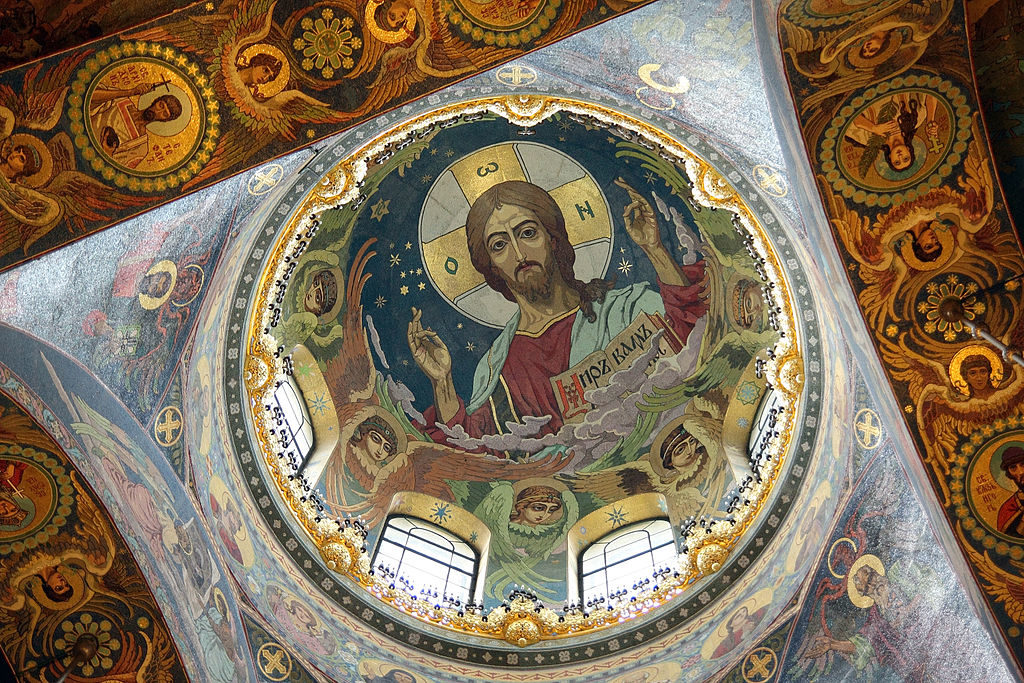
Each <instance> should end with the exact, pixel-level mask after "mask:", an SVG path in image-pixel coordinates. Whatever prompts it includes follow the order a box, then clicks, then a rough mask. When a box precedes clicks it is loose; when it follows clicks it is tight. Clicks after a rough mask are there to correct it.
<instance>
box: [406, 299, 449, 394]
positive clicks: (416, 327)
mask: <svg viewBox="0 0 1024 683" xmlns="http://www.w3.org/2000/svg"><path fill="white" fill-rule="evenodd" d="M422 315H423V311H421V310H420V309H418V308H416V307H415V306H414V307H413V309H412V321H411V322H410V323H409V331H408V337H409V350H410V351H412V357H413V360H415V361H416V365H418V366H419V367H420V370H422V371H423V374H425V375H426V376H427V378H428V379H430V381H431V383H433V384H435V385H436V384H438V383H440V382H442V381H444V380H446V379H449V378H450V377H451V375H452V355H451V353H450V352H449V351H448V347H447V346H445V343H444V342H443V341H441V338H440V337H439V336H437V332H434V331H433V330H432V329H430V328H429V327H427V328H424V327H423V324H422V323H421V322H420V318H421V317H422Z"/></svg>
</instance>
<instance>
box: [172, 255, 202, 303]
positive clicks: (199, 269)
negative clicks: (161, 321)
mask: <svg viewBox="0 0 1024 683" xmlns="http://www.w3.org/2000/svg"><path fill="white" fill-rule="evenodd" d="M189 268H195V269H196V270H198V271H199V287H197V288H196V293H195V294H193V295H192V296H191V297H190V298H188V299H186V300H185V301H182V302H178V301H172V302H171V305H172V306H177V307H178V308H181V307H182V306H188V305H189V304H190V303H192V302H193V301H195V300H196V297H197V296H199V293H200V292H201V291H203V283H204V282H206V273H205V272H203V267H202V266H200V265H199V264H197V263H190V264H188V265H187V266H185V267H184V268H182V269H181V270H182V271H185V270H188V269H189ZM171 289H172V290H173V289H174V288H173V287H172V288H171Z"/></svg>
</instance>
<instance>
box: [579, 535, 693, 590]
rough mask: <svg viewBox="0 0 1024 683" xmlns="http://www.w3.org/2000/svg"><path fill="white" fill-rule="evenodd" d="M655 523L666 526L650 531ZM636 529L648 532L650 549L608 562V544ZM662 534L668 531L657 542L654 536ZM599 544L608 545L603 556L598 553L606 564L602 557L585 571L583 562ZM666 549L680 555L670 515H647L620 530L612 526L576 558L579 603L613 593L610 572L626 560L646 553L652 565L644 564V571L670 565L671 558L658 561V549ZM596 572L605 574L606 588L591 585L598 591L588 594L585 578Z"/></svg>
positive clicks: (674, 555) (675, 555)
mask: <svg viewBox="0 0 1024 683" xmlns="http://www.w3.org/2000/svg"><path fill="white" fill-rule="evenodd" d="M655 523H661V524H662V525H663V526H661V525H659V526H661V528H659V529H657V530H656V531H652V530H650V527H651V525H653V524H655ZM637 531H643V532H646V533H647V536H648V543H647V549H646V550H642V551H640V552H637V553H634V554H631V555H629V556H627V557H625V558H621V559H617V560H615V561H613V562H611V563H609V562H608V561H607V553H608V547H607V546H608V545H610V544H612V543H614V542H615V541H617V540H618V539H620V538H623V537H624V536H627V535H630V534H632V533H636V532H637ZM663 534H667V540H665V541H664V542H661V543H658V544H657V545H655V542H654V539H655V538H657V536H658V535H663ZM630 544H631V543H627V544H626V545H625V547H629V545H630ZM600 545H604V546H605V547H604V549H602V551H601V553H602V555H601V556H599V557H600V558H601V559H603V560H604V561H603V563H601V559H599V560H598V562H599V565H598V566H597V567H596V568H594V569H591V570H589V571H586V570H585V566H584V565H585V563H586V562H587V561H588V560H590V559H592V556H590V557H588V553H591V552H592V551H594V549H595V548H596V547H597V546H600ZM664 548H669V549H670V552H671V556H670V558H675V557H677V556H678V547H677V545H676V537H675V533H674V530H673V527H672V522H671V520H670V519H669V518H668V517H648V518H646V519H640V520H637V521H635V522H632V523H630V524H626V525H623V526H621V527H619V528H618V529H613V530H611V531H609V532H608V533H606V534H604V535H603V536H601V537H600V538H598V539H597V540H595V541H593V542H592V543H590V544H588V545H587V546H586V547H584V548H582V549H581V550H580V552H579V554H578V555H577V560H576V565H577V566H576V576H577V585H576V589H577V591H578V593H577V595H578V596H579V599H580V602H581V603H586V602H587V601H588V600H590V599H593V598H598V597H602V596H603V597H605V598H607V597H608V596H609V595H611V593H612V592H613V585H612V584H611V582H610V581H609V573H610V570H612V569H613V568H614V567H621V566H622V565H624V564H625V563H628V562H631V561H633V560H636V559H637V558H641V557H643V556H645V555H646V556H649V557H650V568H649V569H648V567H646V566H645V567H644V570H643V571H644V572H647V571H650V572H653V571H654V570H656V569H658V568H659V567H660V566H664V565H668V566H671V559H669V561H667V562H658V561H657V559H656V558H657V553H658V551H659V550H662V549H664ZM614 549H617V548H613V550H614ZM597 574H602V575H603V583H604V588H603V589H597V588H592V589H591V590H592V591H597V593H596V594H594V595H588V593H587V588H586V581H587V579H588V578H589V577H591V576H594V575H597ZM647 576H648V575H647V574H646V573H645V574H644V575H643V576H640V577H638V578H647ZM615 590H618V588H615Z"/></svg>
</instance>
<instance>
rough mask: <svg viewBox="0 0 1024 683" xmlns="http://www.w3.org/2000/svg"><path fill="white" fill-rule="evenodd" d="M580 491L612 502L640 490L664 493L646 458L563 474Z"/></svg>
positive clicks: (575, 489) (642, 491)
mask: <svg viewBox="0 0 1024 683" xmlns="http://www.w3.org/2000/svg"><path fill="white" fill-rule="evenodd" d="M563 478H564V479H567V480H570V481H572V488H573V490H574V491H577V492H585V493H592V494H594V495H595V496H597V497H598V498H600V499H601V500H602V501H604V502H605V503H613V502H615V501H617V500H621V499H623V498H626V497H627V496H635V495H637V494H640V493H663V492H664V491H663V488H664V487H663V486H662V485H661V481H660V479H659V478H658V475H656V474H655V473H654V470H653V469H652V468H651V464H650V463H649V462H647V461H646V460H642V459H641V460H637V461H636V462H632V463H628V464H625V465H619V466H618V467H611V468H608V469H604V470H599V471H596V472H576V473H575V474H571V475H564V476H563Z"/></svg>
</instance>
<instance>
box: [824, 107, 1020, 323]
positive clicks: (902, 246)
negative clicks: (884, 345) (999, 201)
mask: <svg viewBox="0 0 1024 683" xmlns="http://www.w3.org/2000/svg"><path fill="white" fill-rule="evenodd" d="M972 133H973V135H972V140H971V144H970V147H969V149H968V154H967V159H966V160H965V162H964V172H963V174H961V176H960V177H959V178H958V179H957V185H958V186H959V188H960V189H959V190H957V189H953V187H952V186H950V185H946V186H943V187H938V188H935V189H933V190H930V191H929V192H928V193H927V194H925V195H923V196H921V197H919V198H918V199H916V200H914V201H908V202H903V203H902V204H899V205H898V206H894V207H893V208H892V209H890V210H889V211H888V212H886V213H884V214H880V215H879V216H878V217H876V218H875V220H874V222H872V221H871V220H870V219H869V218H868V217H866V216H861V215H860V214H859V213H857V211H856V210H854V209H851V208H848V206H847V205H846V203H845V202H844V201H843V199H842V197H840V196H838V195H836V194H834V193H833V192H832V191H831V189H830V187H829V185H828V182H827V181H826V180H825V179H824V178H823V177H821V176H819V177H818V181H819V183H820V185H821V188H822V194H823V195H824V196H825V199H826V203H827V205H828V209H829V214H830V215H831V216H832V217H833V218H832V219H831V223H832V226H833V228H834V229H835V231H836V233H837V234H838V235H839V238H840V239H841V240H842V241H843V245H844V246H845V247H846V250H847V251H848V252H849V254H850V256H851V257H853V259H854V260H856V261H857V263H858V264H859V268H858V271H857V274H858V276H859V277H860V279H861V280H862V281H863V283H864V287H863V288H862V289H861V292H860V295H859V296H858V301H859V303H860V305H861V308H862V309H863V310H864V314H865V317H866V318H867V321H868V325H869V326H870V327H871V328H872V329H876V330H877V329H880V327H881V326H882V325H883V324H884V323H885V322H886V321H887V320H892V321H900V320H903V319H905V318H906V317H908V316H909V315H910V314H911V311H910V308H909V307H910V306H911V305H912V304H913V302H912V301H911V299H912V297H905V296H896V294H897V292H899V291H901V290H902V289H903V287H904V286H905V285H910V286H915V288H916V286H917V285H920V284H922V283H923V280H926V279H929V278H931V277H933V276H934V271H936V270H938V269H939V268H942V267H944V266H946V265H948V264H950V263H951V262H952V261H954V260H955V259H958V258H959V257H960V256H961V255H962V254H964V253H965V252H966V253H969V254H971V255H973V256H975V257H977V258H978V259H981V260H984V261H988V262H990V263H992V264H993V265H994V266H996V267H997V268H999V269H1014V268H1015V265H1014V264H1013V263H1012V262H1009V261H1007V260H1006V258H1005V257H1004V256H1000V254H1006V253H1007V252H1008V251H1011V252H1012V251H1013V249H1012V248H1011V249H1008V247H1009V241H1010V240H1012V236H1008V235H1007V234H1006V231H1001V230H1000V227H999V224H998V222H997V221H995V220H990V219H991V216H992V207H993V200H994V189H993V188H994V183H993V179H992V173H991V170H990V167H989V165H988V163H987V161H986V159H985V157H984V154H983V152H982V150H981V148H980V146H979V144H978V142H977V141H978V140H984V139H985V138H984V137H983V136H981V132H980V130H979V124H978V118H977V115H975V118H974V121H973V124H972ZM898 303H902V304H903V308H902V309H899V310H898V309H897V304H898Z"/></svg>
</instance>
